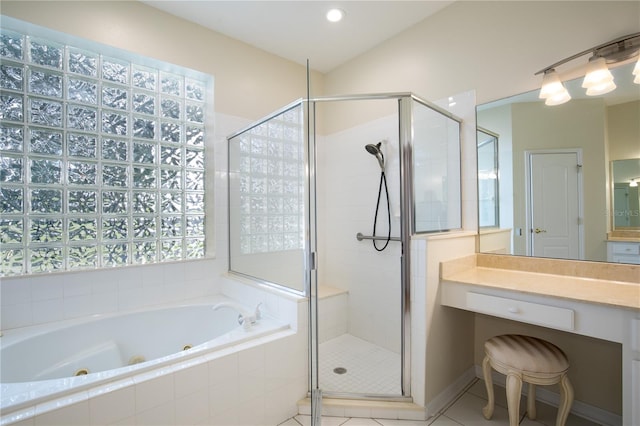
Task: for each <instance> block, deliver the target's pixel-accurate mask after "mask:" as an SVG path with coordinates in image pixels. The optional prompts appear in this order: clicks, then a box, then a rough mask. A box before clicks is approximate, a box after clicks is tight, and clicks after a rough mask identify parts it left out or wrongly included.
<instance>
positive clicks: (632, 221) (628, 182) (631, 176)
mask: <svg viewBox="0 0 640 426" xmlns="http://www.w3.org/2000/svg"><path fill="white" fill-rule="evenodd" d="M611 174H612V179H613V192H612V196H613V202H612V205H613V230H637V231H640V200H639V198H638V192H639V191H638V182H640V158H631V159H628V160H616V161H612V162H611Z"/></svg>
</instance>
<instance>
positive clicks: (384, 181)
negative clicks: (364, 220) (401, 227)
mask: <svg viewBox="0 0 640 426" xmlns="http://www.w3.org/2000/svg"><path fill="white" fill-rule="evenodd" d="M383 185H384V193H385V195H386V197H385V198H386V199H387V221H388V226H389V233H388V234H387V240H386V241H385V243H384V246H382V247H378V246H377V245H376V239H375V237H376V227H377V225H378V210H379V209H380V198H381V195H382V186H383ZM373 237H374V238H373V248H375V249H376V250H377V251H382V250H384V249H386V248H387V246H388V245H389V241H391V209H390V208H389V188H388V187H387V177H386V176H385V174H384V170H383V171H382V172H381V173H380V186H379V187H378V201H377V203H376V214H375V216H374V217H373Z"/></svg>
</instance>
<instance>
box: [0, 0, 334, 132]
mask: <svg viewBox="0 0 640 426" xmlns="http://www.w3.org/2000/svg"><path fill="white" fill-rule="evenodd" d="M2 14H3V15H7V16H11V17H14V18H17V19H22V20H24V21H28V22H31V23H33V24H36V25H42V26H45V27H47V28H50V29H53V30H57V31H61V32H64V33H68V34H72V35H75V36H78V37H84V38H86V39H88V40H93V41H96V42H98V43H104V44H107V45H110V46H114V47H118V48H121V49H125V50H128V51H130V52H134V53H139V54H141V55H144V56H149V57H152V58H155V59H159V60H161V61H166V62H169V63H173V64H177V65H181V66H184V67H187V68H192V69H195V70H198V71H202V72H205V73H207V74H211V75H213V76H214V78H215V109H216V112H219V113H224V114H229V115H233V116H238V117H246V118H250V119H252V120H257V119H258V118H261V117H263V116H265V115H267V114H269V113H270V112H272V111H274V110H276V109H278V108H280V107H282V106H284V105H287V104H288V103H290V102H292V101H294V100H295V99H298V98H301V97H304V96H305V95H306V70H305V68H304V67H303V66H301V65H298V64H295V63H293V62H290V61H286V60H284V59H282V58H281V57H278V56H275V55H272V54H269V53H266V52H264V51H262V50H259V49H256V48H254V47H252V46H249V45H247V44H245V43H242V42H240V41H238V40H234V39H232V38H229V37H226V36H224V35H222V34H219V33H215V32H213V31H211V30H208V29H206V28H204V27H201V26H199V25H196V24H193V23H190V22H187V21H185V20H183V19H180V18H176V17H174V16H172V15H169V14H167V13H165V12H162V11H160V10H158V9H155V8H152V7H150V6H147V5H145V4H143V3H140V2H137V1H132V0H127V1H117V2H113V1H87V2H76V1H29V2H24V1H19V0H18V1H11V0H10V1H3V2H2ZM256 64H260V66H256ZM312 84H313V86H314V88H315V90H321V88H322V76H321V75H320V74H318V73H316V72H314V73H312Z"/></svg>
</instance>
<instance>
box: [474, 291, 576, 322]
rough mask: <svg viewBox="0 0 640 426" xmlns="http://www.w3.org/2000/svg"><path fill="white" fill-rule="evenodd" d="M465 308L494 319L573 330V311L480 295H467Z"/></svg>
mask: <svg viewBox="0 0 640 426" xmlns="http://www.w3.org/2000/svg"><path fill="white" fill-rule="evenodd" d="M466 303H467V308H468V309H470V310H472V311H475V312H481V313H485V314H488V315H493V316H496V317H501V318H507V319H512V320H514V321H521V322H527V323H530V324H537V325H542V326H547V327H553V328H559V329H562V330H573V329H574V325H573V310H572V309H566V308H558V307H556V306H547V305H543V304H540V303H531V302H524V301H521V300H515V299H507V298H504V297H497V296H489V295H487V294H480V293H473V292H468V293H467V300H466Z"/></svg>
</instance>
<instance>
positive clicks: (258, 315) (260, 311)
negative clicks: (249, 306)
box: [255, 302, 262, 320]
mask: <svg viewBox="0 0 640 426" xmlns="http://www.w3.org/2000/svg"><path fill="white" fill-rule="evenodd" d="M261 306H262V302H260V303H258V306H256V313H255V317H256V319H257V320H259V319H261V318H262V310H261Z"/></svg>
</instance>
